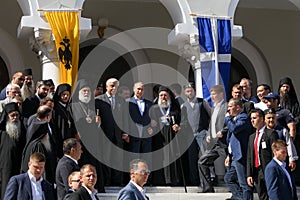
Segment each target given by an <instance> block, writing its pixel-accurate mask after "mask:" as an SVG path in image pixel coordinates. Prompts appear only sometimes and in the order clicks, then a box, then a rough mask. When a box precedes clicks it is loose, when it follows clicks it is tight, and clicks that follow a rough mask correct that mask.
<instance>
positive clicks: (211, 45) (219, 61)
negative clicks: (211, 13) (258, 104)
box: [197, 17, 231, 103]
mask: <svg viewBox="0 0 300 200" xmlns="http://www.w3.org/2000/svg"><path fill="white" fill-rule="evenodd" d="M197 22H198V30H199V44H200V67H201V76H202V91H203V98H204V99H206V100H208V101H209V102H210V103H211V99H210V92H209V90H210V88H211V87H212V86H214V85H223V86H224V88H225V99H226V95H227V94H228V87H229V80H230V63H231V24H230V20H229V19H217V18H216V17H211V18H207V17H198V18H197Z"/></svg>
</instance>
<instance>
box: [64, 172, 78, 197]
mask: <svg viewBox="0 0 300 200" xmlns="http://www.w3.org/2000/svg"><path fill="white" fill-rule="evenodd" d="M68 183H69V187H70V189H69V191H68V194H67V195H66V196H65V198H64V200H69V199H70V196H71V194H72V193H73V192H75V191H77V190H79V188H80V186H81V180H80V171H75V172H72V173H71V174H70V175H69V177H68Z"/></svg>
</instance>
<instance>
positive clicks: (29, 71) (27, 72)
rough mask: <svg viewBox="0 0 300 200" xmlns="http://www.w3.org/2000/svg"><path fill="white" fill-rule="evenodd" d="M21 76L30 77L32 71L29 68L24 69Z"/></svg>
mask: <svg viewBox="0 0 300 200" xmlns="http://www.w3.org/2000/svg"><path fill="white" fill-rule="evenodd" d="M23 74H24V76H29V75H31V76H32V69H31V68H27V69H24V70H23Z"/></svg>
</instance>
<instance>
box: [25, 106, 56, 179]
mask: <svg viewBox="0 0 300 200" xmlns="http://www.w3.org/2000/svg"><path fill="white" fill-rule="evenodd" d="M40 110H42V111H41V112H43V113H44V114H43V115H42V116H40ZM51 111H52V109H51V108H49V107H48V106H46V105H44V106H41V107H39V109H38V112H37V118H35V119H33V121H32V122H31V124H30V125H29V127H28V129H27V136H28V138H27V143H26V146H25V148H24V151H23V156H22V166H21V172H22V173H25V172H27V171H28V162H29V159H30V156H31V154H32V153H34V152H40V153H43V154H44V155H45V157H46V165H45V174H44V178H45V179H46V180H47V181H49V182H50V183H51V184H54V183H55V170H56V166H57V160H58V159H57V145H56V143H55V142H54V140H53V136H52V133H51V130H50V128H49V127H50V126H49V121H50V119H51ZM45 115H46V117H43V116H45Z"/></svg>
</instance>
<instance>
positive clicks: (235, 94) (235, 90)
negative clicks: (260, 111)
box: [231, 84, 254, 115]
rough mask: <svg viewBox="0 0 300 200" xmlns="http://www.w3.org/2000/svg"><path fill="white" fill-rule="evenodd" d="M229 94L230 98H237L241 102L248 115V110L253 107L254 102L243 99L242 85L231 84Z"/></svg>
mask: <svg viewBox="0 0 300 200" xmlns="http://www.w3.org/2000/svg"><path fill="white" fill-rule="evenodd" d="M231 96H232V98H234V99H239V100H241V101H242V102H243V108H244V112H246V113H247V114H248V115H249V114H250V111H251V110H252V109H253V108H254V103H253V102H251V101H246V100H245V99H243V96H244V92H243V87H242V86H240V84H235V85H234V86H232V91H231Z"/></svg>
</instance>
